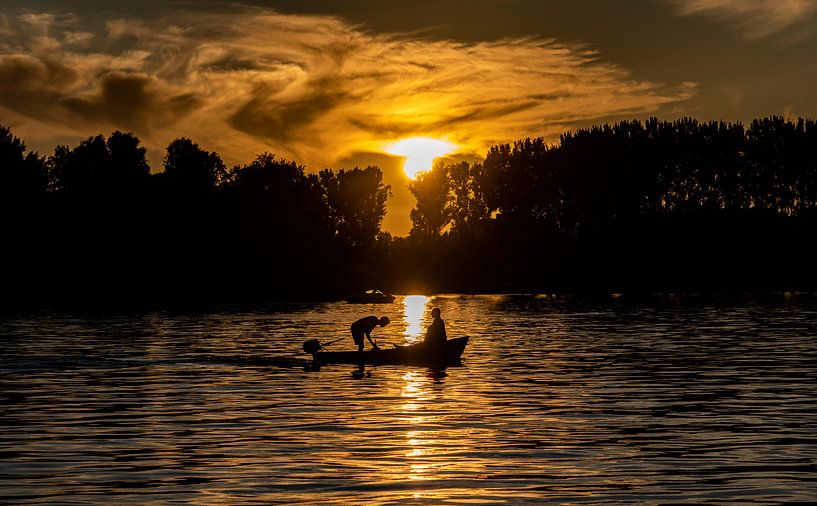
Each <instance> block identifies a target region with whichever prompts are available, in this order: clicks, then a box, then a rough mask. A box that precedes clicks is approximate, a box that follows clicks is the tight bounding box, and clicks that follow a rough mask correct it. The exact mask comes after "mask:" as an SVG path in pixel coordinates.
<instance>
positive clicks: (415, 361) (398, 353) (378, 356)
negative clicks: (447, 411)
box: [313, 336, 468, 366]
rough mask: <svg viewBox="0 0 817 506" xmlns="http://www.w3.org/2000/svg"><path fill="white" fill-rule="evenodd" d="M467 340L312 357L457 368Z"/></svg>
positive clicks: (339, 361) (327, 360) (326, 360)
mask: <svg viewBox="0 0 817 506" xmlns="http://www.w3.org/2000/svg"><path fill="white" fill-rule="evenodd" d="M467 345H468V337H467V336H466V337H458V338H456V339H449V340H448V341H446V342H445V343H442V344H440V345H435V346H429V345H425V344H415V345H412V346H397V347H395V348H394V349H389V350H386V349H383V350H365V351H319V352H317V353H315V354H314V355H313V358H314V360H315V362H316V363H319V364H354V365H359V364H365V365H427V366H449V365H459V364H460V363H461V362H460V360H461V357H462V353H463V351H465V347H466V346H467Z"/></svg>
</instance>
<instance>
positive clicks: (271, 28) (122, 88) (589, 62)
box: [0, 8, 695, 168]
mask: <svg viewBox="0 0 817 506" xmlns="http://www.w3.org/2000/svg"><path fill="white" fill-rule="evenodd" d="M0 28H2V29H0V114H2V111H4V110H5V111H6V113H7V114H3V115H4V116H8V117H13V118H16V119H17V123H19V124H20V125H19V128H18V129H16V131H18V132H19V134H20V135H23V136H25V137H26V138H28V139H29V141H32V143H36V141H37V138H38V136H39V137H46V136H47V135H48V134H49V131H60V132H62V133H63V134H65V133H66V132H76V133H77V136H78V137H80V136H82V135H89V134H91V133H96V132H99V131H103V132H104V131H106V130H110V129H113V128H124V129H129V130H133V131H135V132H136V133H137V135H139V136H140V137H142V139H143V140H144V141H145V142H146V144H148V146H149V147H150V148H152V149H153V150H154V152H157V151H159V150H160V149H161V148H162V147H163V146H164V145H166V144H167V143H168V142H169V141H170V140H171V139H172V138H174V137H175V136H179V135H185V136H189V137H192V138H194V139H196V140H197V141H198V142H200V143H202V144H203V145H205V146H207V147H208V148H209V149H215V150H218V151H219V152H221V153H222V154H223V155H224V156H225V158H227V159H228V160H233V161H244V160H246V159H247V158H249V157H251V156H252V155H254V154H255V153H258V152H260V151H263V150H271V151H274V152H276V153H279V154H281V155H283V156H288V157H295V158H296V159H298V160H299V161H301V162H303V163H306V164H308V165H309V166H311V167H313V168H320V167H322V166H327V165H332V164H334V163H335V162H336V161H337V160H339V159H341V158H343V157H344V156H347V155H348V154H349V153H354V152H365V151H378V150H379V149H380V147H381V146H382V145H383V144H385V143H388V142H392V141H394V140H396V139H397V138H400V137H406V136H412V135H423V136H436V137H446V138H448V139H449V140H451V141H453V142H455V143H458V144H460V145H462V146H464V147H465V148H464V149H465V150H466V151H467V150H470V151H472V152H475V153H481V152H483V151H484V149H485V148H486V147H487V146H488V145H489V144H490V143H492V142H496V141H507V140H512V139H515V138H518V137H521V136H526V135H557V134H558V133H559V132H560V131H561V130H562V129H563V128H565V127H566V126H571V125H575V124H577V123H581V122H588V123H589V122H592V121H594V120H596V119H599V118H609V117H611V116H614V115H621V116H632V115H636V114H642V113H651V112H655V111H657V110H659V109H660V108H661V107H662V106H664V105H667V104H673V103H677V102H678V101H683V100H685V99H687V98H689V97H690V96H691V95H693V94H694V92H695V89H694V85H689V84H684V83H678V84H676V85H674V86H666V85H663V84H661V83H653V82H645V81H637V80H634V79H633V78H631V77H630V75H629V73H628V71H627V70H626V69H624V68H622V67H620V66H617V65H615V64H611V63H605V62H603V61H602V60H601V58H600V57H599V56H598V55H597V54H596V53H595V52H593V51H591V50H589V49H588V48H586V47H583V46H581V45H569V44H561V43H558V42H556V41H553V40H543V39H538V38H520V39H508V40H499V41H492V42H483V43H468V44H466V43H460V42H456V41H450V40H428V39H416V38H411V37H410V36H405V35H399V36H398V35H383V34H373V33H369V32H367V31H366V30H364V29H362V28H361V27H359V26H355V25H352V24H350V23H348V22H345V21H344V20H342V19H339V18H335V17H326V16H293V15H281V14H278V13H275V12H272V11H269V10H263V9H254V8H232V9H231V10H230V11H229V12H218V13H212V12H202V11H173V12H172V13H169V12H165V13H164V15H163V16H161V17H160V16H156V17H154V18H151V19H133V18H129V19H104V20H99V19H96V18H94V19H83V18H80V17H78V16H76V15H73V14H66V13H41V12H25V13H17V14H16V15H15V17H14V18H13V19H12V18H10V17H9V15H8V14H7V15H5V16H4V19H3V22H2V23H0ZM0 121H3V120H2V118H1V117H0ZM154 158H156V156H155V155H154Z"/></svg>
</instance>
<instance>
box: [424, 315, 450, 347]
mask: <svg viewBox="0 0 817 506" xmlns="http://www.w3.org/2000/svg"><path fill="white" fill-rule="evenodd" d="M431 317H432V318H434V321H432V322H431V325H429V326H428V330H427V331H426V337H425V339H423V342H424V343H425V344H442V343H444V342H445V340H446V339H447V338H448V336H447V335H446V334H445V322H444V321H443V319H442V318H441V317H440V308H437V307H435V308H434V309H432V310H431Z"/></svg>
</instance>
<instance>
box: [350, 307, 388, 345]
mask: <svg viewBox="0 0 817 506" xmlns="http://www.w3.org/2000/svg"><path fill="white" fill-rule="evenodd" d="M388 324H389V317H388V316H383V317H381V318H378V317H377V316H367V317H365V318H361V319H360V320H358V321H356V322H355V323H353V324H352V339H354V340H355V344H356V345H357V351H363V336H366V339H368V340H369V342H370V343H372V349H373V350H377V349H378V347H377V345H376V344H375V342H374V341H372V330H374V328H375V327H377V326H378V325H380V326H381V327H385V326H386V325H388Z"/></svg>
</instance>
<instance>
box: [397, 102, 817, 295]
mask: <svg viewBox="0 0 817 506" xmlns="http://www.w3.org/2000/svg"><path fill="white" fill-rule="evenodd" d="M410 190H411V191H412V193H413V194H414V196H415V197H416V199H417V205H416V207H415V209H414V210H413V211H412V214H411V218H412V221H413V228H412V237H411V238H410V239H411V241H408V243H413V244H408V243H407V244H406V245H404V249H405V250H406V253H404V255H403V261H405V262H408V263H413V264H414V266H413V267H412V268H403V269H402V270H403V271H404V272H405V271H407V270H408V271H411V270H415V271H418V272H422V273H423V274H424V276H425V280H426V282H427V283H429V284H431V285H434V286H435V288H438V289H442V290H446V289H449V285H448V282H449V281H450V280H456V281H455V282H454V283H451V284H450V287H458V286H459V287H464V288H466V289H467V287H469V286H470V285H473V286H474V288H475V289H479V288H480V285H482V284H483V283H485V284H487V285H489V286H491V287H494V288H496V289H500V290H501V289H503V288H505V289H507V290H510V291H517V290H541V289H552V290H646V291H654V290H690V289H707V290H712V289H726V290H731V289H754V288H761V289H765V288H808V287H813V286H814V282H815V281H817V277H816V276H815V268H814V262H813V260H812V258H811V255H812V253H811V251H813V250H812V249H811V248H812V246H813V242H814V236H815V232H817V228H815V218H817V213H815V208H817V125H815V122H814V121H812V120H806V119H798V120H797V121H789V120H785V119H784V118H781V117H770V118H765V119H758V120H754V121H752V122H751V123H750V124H749V125H748V126H744V125H743V124H741V123H727V122H723V121H710V122H699V121H696V120H694V119H690V118H684V119H680V120H677V121H671V122H670V121H659V120H658V119H655V118H652V119H649V120H647V121H645V122H640V121H623V122H620V123H616V124H614V125H603V126H594V127H592V128H585V129H579V130H576V131H573V132H567V133H564V134H563V135H562V136H561V137H560V139H559V141H558V142H557V143H554V144H548V143H546V142H545V141H544V140H543V139H542V138H535V139H525V140H520V141H517V142H514V143H513V144H500V145H496V146H493V147H491V148H490V150H489V151H488V154H487V155H486V157H485V159H484V160H483V161H481V162H479V163H474V164H469V163H466V162H461V163H453V164H438V165H436V166H435V167H434V168H433V170H431V171H429V172H426V173H424V174H421V176H420V177H418V178H417V179H416V180H415V181H414V182H412V184H411V186H410ZM418 247H419V248H422V249H423V250H424V254H423V255H416V254H413V253H410V250H412V249H417V248H418ZM475 252H476V254H475ZM486 280H487V281H486Z"/></svg>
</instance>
